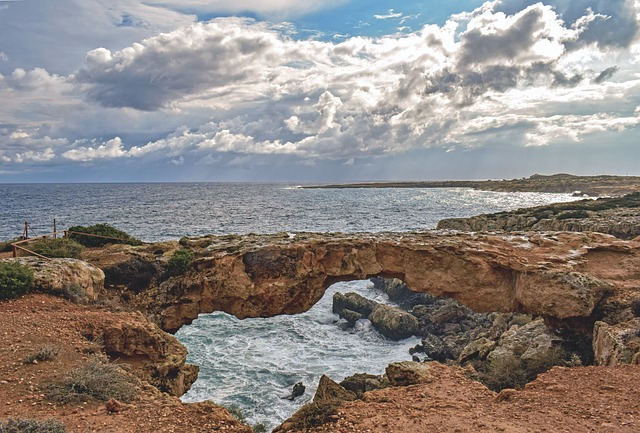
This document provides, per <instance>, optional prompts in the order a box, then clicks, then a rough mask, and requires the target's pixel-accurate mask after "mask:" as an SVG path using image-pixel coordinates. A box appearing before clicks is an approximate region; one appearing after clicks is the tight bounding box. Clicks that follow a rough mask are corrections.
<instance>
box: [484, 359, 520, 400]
mask: <svg viewBox="0 0 640 433" xmlns="http://www.w3.org/2000/svg"><path fill="white" fill-rule="evenodd" d="M481 379H482V382H483V383H484V384H485V385H486V386H487V388H489V389H491V390H493V391H501V390H503V389H505V388H516V389H520V388H522V387H524V385H525V384H526V383H527V373H526V371H525V369H524V366H523V365H522V361H521V360H520V358H518V357H516V356H514V355H508V356H501V357H496V358H494V359H492V360H491V362H490V363H489V365H488V366H487V367H486V370H485V374H484V375H482V376H481Z"/></svg>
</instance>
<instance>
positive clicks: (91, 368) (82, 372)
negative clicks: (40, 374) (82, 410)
mask: <svg viewBox="0 0 640 433" xmlns="http://www.w3.org/2000/svg"><path fill="white" fill-rule="evenodd" d="M47 391H48V397H49V398H50V399H51V400H54V401H57V402H60V403H73V402H78V401H87V400H89V399H94V400H100V401H106V400H110V399H112V398H113V399H116V400H119V401H123V402H125V403H129V402H131V401H132V400H133V399H134V398H135V397H136V395H137V391H136V388H135V386H134V385H133V382H132V380H131V379H130V378H129V377H128V376H127V375H126V374H125V373H124V372H123V371H122V369H121V368H120V367H118V366H117V365H114V364H111V363H109V362H107V361H106V360H105V359H104V358H103V357H101V356H98V355H94V356H92V357H91V358H89V361H87V363H86V364H85V365H83V366H80V367H78V368H76V369H74V370H71V371H70V372H69V373H68V374H67V376H66V377H65V378H64V379H63V380H62V382H60V383H55V384H51V385H49V386H48V388H47Z"/></svg>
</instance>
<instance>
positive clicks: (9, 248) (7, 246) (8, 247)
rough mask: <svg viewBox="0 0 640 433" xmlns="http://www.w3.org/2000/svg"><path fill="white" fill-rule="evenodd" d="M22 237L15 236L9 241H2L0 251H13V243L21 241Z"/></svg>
mask: <svg viewBox="0 0 640 433" xmlns="http://www.w3.org/2000/svg"><path fill="white" fill-rule="evenodd" d="M21 240H22V238H14V239H11V240H8V241H2V242H0V253H8V252H11V251H13V247H12V246H11V244H13V243H16V242H19V241H21Z"/></svg>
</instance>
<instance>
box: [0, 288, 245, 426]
mask: <svg viewBox="0 0 640 433" xmlns="http://www.w3.org/2000/svg"><path fill="white" fill-rule="evenodd" d="M105 311H106V310H101V309H100V308H98V307H83V306H78V305H75V304H71V303H69V302H67V301H65V300H62V299H59V298H54V297H51V296H46V295H29V296H26V297H24V298H22V299H19V300H14V301H2V302H0V348H1V350H0V420H6V419H9V418H13V419H17V418H29V419H57V420H59V421H62V422H63V423H64V424H65V426H66V427H67V431H68V432H81V433H88V432H105V433H111V432H113V433H157V432H180V433H182V432H193V433H201V432H209V431H227V432H250V431H251V430H250V429H249V428H248V427H246V426H243V425H241V424H240V423H238V422H237V421H236V420H235V419H233V418H232V417H230V415H229V414H228V413H227V412H226V410H224V409H222V408H220V407H218V406H215V405H213V404H211V403H201V404H183V403H182V402H180V400H179V399H178V398H176V397H171V396H169V395H167V394H163V393H161V392H159V391H158V390H157V389H155V388H153V387H151V386H150V385H148V384H147V385H145V384H139V388H140V396H139V399H138V400H137V401H134V402H132V403H131V404H123V405H122V406H120V407H118V408H117V411H115V412H110V411H108V410H107V408H106V405H105V402H96V401H92V402H87V403H75V404H68V405H61V404H57V403H54V402H52V401H50V400H48V399H47V398H46V396H45V395H46V394H45V389H46V386H47V384H50V383H53V382H55V381H56V380H58V379H60V378H62V377H63V376H64V375H65V373H66V372H68V371H69V370H70V369H72V368H74V367H77V366H79V365H81V364H82V362H83V361H86V360H87V359H88V357H89V356H90V355H89V354H90V353H91V352H94V351H95V350H96V343H95V342H91V341H88V340H87V339H86V338H84V337H83V336H82V333H81V330H82V326H81V324H82V323H83V322H84V321H86V320H91V317H92V315H95V314H102V313H103V312H105ZM43 345H51V346H55V347H56V348H58V349H59V350H60V352H59V354H58V355H57V356H56V357H55V358H54V359H52V360H50V361H43V362H40V363H37V364H25V363H24V359H25V357H27V356H28V355H31V354H33V353H34V352H36V351H38V350H39V348H41V347H43Z"/></svg>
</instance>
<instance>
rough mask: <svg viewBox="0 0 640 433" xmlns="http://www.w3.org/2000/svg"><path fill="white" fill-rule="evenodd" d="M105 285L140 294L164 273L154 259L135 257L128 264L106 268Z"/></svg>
mask: <svg viewBox="0 0 640 433" xmlns="http://www.w3.org/2000/svg"><path fill="white" fill-rule="evenodd" d="M103 270H104V275H105V282H104V283H105V285H107V286H110V285H124V286H127V288H129V289H130V290H133V291H134V292H136V293H138V292H140V291H141V290H143V289H144V288H146V287H148V286H149V284H150V283H151V282H152V281H153V280H154V279H156V278H158V277H160V276H161V275H162V273H163V272H164V269H163V267H162V266H161V265H160V264H159V263H157V262H155V261H153V260H152V259H149V260H145V259H143V258H141V257H133V258H131V259H130V260H127V261H126V262H121V263H115V264H113V265H112V266H108V267H105V268H104V269H103Z"/></svg>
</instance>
